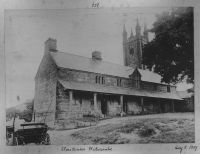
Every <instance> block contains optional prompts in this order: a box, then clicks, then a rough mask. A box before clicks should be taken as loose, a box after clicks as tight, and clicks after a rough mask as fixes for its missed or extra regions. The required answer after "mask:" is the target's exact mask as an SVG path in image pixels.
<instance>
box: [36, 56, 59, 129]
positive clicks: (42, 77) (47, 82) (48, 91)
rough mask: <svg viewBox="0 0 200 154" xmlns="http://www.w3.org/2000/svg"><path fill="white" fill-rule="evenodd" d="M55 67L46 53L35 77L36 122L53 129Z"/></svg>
mask: <svg viewBox="0 0 200 154" xmlns="http://www.w3.org/2000/svg"><path fill="white" fill-rule="evenodd" d="M56 73H57V70H56V65H55V64H54V62H53V60H52V59H51V57H50V55H49V53H48V52H45V55H44V57H43V59H42V61H41V64H40V66H39V69H38V73H37V75H36V77H35V97H34V110H35V112H36V114H35V120H36V122H44V121H45V122H46V123H47V124H48V125H49V126H51V127H53V125H54V120H55V109H56Z"/></svg>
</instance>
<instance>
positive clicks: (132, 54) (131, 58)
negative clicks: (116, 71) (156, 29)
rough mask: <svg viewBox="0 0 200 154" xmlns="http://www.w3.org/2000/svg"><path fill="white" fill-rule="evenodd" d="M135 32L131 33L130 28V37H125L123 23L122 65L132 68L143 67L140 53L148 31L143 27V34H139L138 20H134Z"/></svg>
mask: <svg viewBox="0 0 200 154" xmlns="http://www.w3.org/2000/svg"><path fill="white" fill-rule="evenodd" d="M135 31H136V34H135V35H134V34H133V31H132V28H131V34H130V37H128V38H127V32H126V29H125V25H124V27H123V56H124V65H125V66H130V67H134V68H140V69H143V68H144V67H143V65H142V55H143V45H144V44H145V43H147V39H148V31H147V28H146V27H145V31H144V32H143V35H142V34H141V26H140V24H139V20H138V18H137V20H136V26H135Z"/></svg>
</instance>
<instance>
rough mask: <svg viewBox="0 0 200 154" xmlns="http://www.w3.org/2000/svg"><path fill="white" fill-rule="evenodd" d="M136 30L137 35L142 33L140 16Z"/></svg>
mask: <svg viewBox="0 0 200 154" xmlns="http://www.w3.org/2000/svg"><path fill="white" fill-rule="evenodd" d="M135 31H136V36H140V35H141V27H140V24H139V21H138V18H137V24H136V27H135Z"/></svg>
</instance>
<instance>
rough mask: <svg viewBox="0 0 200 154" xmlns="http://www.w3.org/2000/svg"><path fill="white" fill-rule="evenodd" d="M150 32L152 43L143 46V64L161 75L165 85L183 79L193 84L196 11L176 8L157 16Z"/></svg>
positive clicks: (190, 8)
mask: <svg viewBox="0 0 200 154" xmlns="http://www.w3.org/2000/svg"><path fill="white" fill-rule="evenodd" d="M156 17H157V20H156V21H155V22H154V24H153V28H152V29H151V30H150V32H153V33H154V34H155V37H154V39H153V40H152V41H150V42H149V43H148V44H146V45H145V46H144V54H143V56H144V57H143V64H145V65H146V66H147V68H149V69H152V68H154V71H155V72H156V73H158V74H160V75H161V76H162V81H163V82H166V83H177V82H179V81H182V80H183V79H185V78H186V79H187V82H190V83H193V82H194V34H193V31H194V28H193V8H192V7H187V8H186V7H181V8H173V9H171V10H170V11H168V12H163V13H162V14H160V15H157V16H156Z"/></svg>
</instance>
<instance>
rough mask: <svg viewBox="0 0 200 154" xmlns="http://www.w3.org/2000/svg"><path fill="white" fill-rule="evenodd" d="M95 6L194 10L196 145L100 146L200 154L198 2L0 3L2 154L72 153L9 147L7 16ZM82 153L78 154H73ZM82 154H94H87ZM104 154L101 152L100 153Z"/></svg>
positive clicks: (52, 0) (11, 0)
mask: <svg viewBox="0 0 200 154" xmlns="http://www.w3.org/2000/svg"><path fill="white" fill-rule="evenodd" d="M93 2H99V4H100V8H97V9H101V8H112V7H115V8H119V7H123V8H126V7H175V6H177V7H181V6H192V7H194V52H195V53H194V55H195V56H194V58H195V59H194V61H195V144H177V143H175V144H171V143H170V144H125V145H96V146H97V147H108V146H110V147H112V151H109V152H105V151H103V152H102V153H115V154H116V153H124V154H125V153H130V154H133V153H139V154H143V153H153V154H156V153H158V154H160V153H170V154H171V153H180V151H178V150H176V149H175V147H176V146H185V145H187V146H190V145H196V146H199V147H198V149H197V151H196V152H195V151H194V150H188V149H187V150H185V151H183V152H182V153H184V152H185V153H200V112H199V111H200V105H199V103H198V102H199V100H200V95H199V94H200V93H199V92H200V86H199V85H200V80H199V79H200V51H199V49H200V28H199V27H200V2H199V1H198V0H0V21H1V22H0V109H1V110H0V114H1V115H0V122H1V123H0V137H1V138H0V153H26V154H29V153H48V154H51V153H57V154H59V153H70V152H66V151H61V147H62V145H59V146H55V145H50V146H22V147H10V146H5V138H6V137H5V136H6V133H5V125H6V122H5V121H6V120H5V115H6V113H5V111H6V109H5V108H6V104H5V102H6V101H5V88H6V87H5V59H4V56H5V52H4V38H5V35H4V24H5V23H4V13H5V11H6V10H10V9H11V10H12V9H78V8H86V9H87V8H88V9H89V8H91V7H92V3H93ZM89 146H90V145H85V146H83V145H81V146H78V145H74V146H72V145H70V146H67V147H69V148H70V147H85V148H86V149H87V148H88V147H89ZM72 153H78V152H72ZM80 153H93V152H91V151H88V150H86V151H85V152H80ZM99 153H101V152H99Z"/></svg>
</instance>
